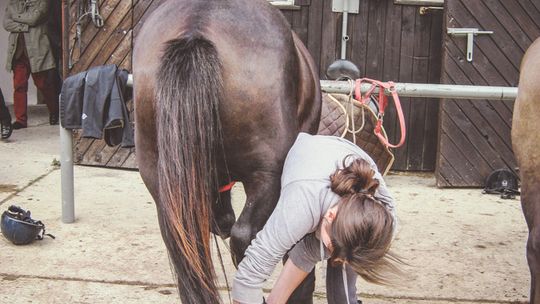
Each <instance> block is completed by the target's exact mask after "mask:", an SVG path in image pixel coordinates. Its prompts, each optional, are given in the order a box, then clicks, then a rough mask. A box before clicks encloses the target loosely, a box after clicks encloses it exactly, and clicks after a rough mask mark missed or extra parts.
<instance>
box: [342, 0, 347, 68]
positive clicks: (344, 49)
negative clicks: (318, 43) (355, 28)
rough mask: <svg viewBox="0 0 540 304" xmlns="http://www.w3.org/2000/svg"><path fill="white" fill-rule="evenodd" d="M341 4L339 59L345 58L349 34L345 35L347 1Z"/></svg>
mask: <svg viewBox="0 0 540 304" xmlns="http://www.w3.org/2000/svg"><path fill="white" fill-rule="evenodd" d="M343 6H344V7H343V24H342V25H341V59H347V41H348V40H349V36H348V35H347V22H349V21H348V20H349V11H348V10H349V7H348V1H345V3H344V4H343Z"/></svg>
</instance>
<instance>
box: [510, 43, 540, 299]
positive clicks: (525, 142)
mask: <svg viewBox="0 0 540 304" xmlns="http://www.w3.org/2000/svg"><path fill="white" fill-rule="evenodd" d="M539 84H540V39H537V40H536V41H535V42H534V43H533V44H532V45H531V46H530V47H529V49H528V50H527V52H526V53H525V56H524V57H523V60H522V62H521V72H520V76H519V88H518V97H517V99H516V103H515V105H514V116H513V121H512V147H513V149H514V154H515V155H516V160H517V162H518V165H519V172H520V176H521V207H522V209H523V213H524V215H525V220H526V222H527V226H528V228H529V239H528V241H527V261H528V263H529V269H530V271H531V296H530V302H531V303H534V304H538V303H540V186H539V185H540V132H539V130H540V86H539Z"/></svg>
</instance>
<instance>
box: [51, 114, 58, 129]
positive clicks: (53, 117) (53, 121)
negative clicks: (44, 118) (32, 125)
mask: <svg viewBox="0 0 540 304" xmlns="http://www.w3.org/2000/svg"><path fill="white" fill-rule="evenodd" d="M49 124H50V125H51V126H54V125H57V124H58V113H51V114H49Z"/></svg>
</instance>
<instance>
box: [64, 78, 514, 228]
mask: <svg viewBox="0 0 540 304" xmlns="http://www.w3.org/2000/svg"><path fill="white" fill-rule="evenodd" d="M127 84H128V85H129V86H133V77H132V75H129V77H128V82H127ZM370 86H371V85H370V84H367V83H364V84H362V85H361V88H360V91H361V92H362V93H365V92H367V91H368V90H369V88H370ZM321 89H322V90H323V91H324V92H328V93H344V94H348V93H349V92H351V91H353V90H354V82H349V81H332V80H321ZM395 89H396V91H397V92H398V95H399V96H401V97H426V98H451V99H490V100H514V99H515V98H516V97H517V93H518V89H517V88H516V87H498V86H473V85H450V84H421V83H395ZM374 93H378V89H377V90H376V91H374ZM385 94H386V95H390V92H385ZM60 145H61V147H60V150H61V151H60V163H61V183H62V184H61V187H62V221H63V222H64V223H72V222H74V221H75V196H74V176H73V137H72V132H71V130H66V129H64V128H63V127H62V126H61V125H60Z"/></svg>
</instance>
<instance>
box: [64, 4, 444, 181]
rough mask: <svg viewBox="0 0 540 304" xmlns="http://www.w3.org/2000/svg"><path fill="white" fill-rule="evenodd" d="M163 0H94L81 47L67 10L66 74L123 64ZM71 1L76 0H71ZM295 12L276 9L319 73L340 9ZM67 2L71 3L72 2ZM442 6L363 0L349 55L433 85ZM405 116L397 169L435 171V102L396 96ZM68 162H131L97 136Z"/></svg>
mask: <svg viewBox="0 0 540 304" xmlns="http://www.w3.org/2000/svg"><path fill="white" fill-rule="evenodd" d="M161 1H162V0H131V1H130V0H101V1H100V9H101V14H102V15H103V17H104V19H105V27H104V28H102V29H97V28H95V27H94V26H92V25H88V26H86V27H85V28H84V30H83V36H82V52H81V53H80V54H79V51H78V48H77V47H76V46H77V45H76V44H75V43H74V41H73V37H74V30H75V28H74V23H75V18H74V16H75V10H74V7H73V8H72V12H71V15H70V16H71V20H70V24H71V32H70V41H71V45H72V46H75V50H74V58H75V59H79V61H78V62H77V63H76V64H75V65H74V67H73V69H71V70H70V71H69V75H72V74H74V73H77V72H80V71H83V70H86V69H88V68H89V67H91V66H95V65H102V64H108V63H116V64H119V65H120V66H121V67H124V68H127V69H130V67H131V61H130V60H131V56H130V55H131V48H132V39H133V37H136V35H137V33H138V29H139V27H140V25H141V24H142V23H143V22H144V19H145V17H146V16H148V14H149V13H150V12H151V11H153V10H154V9H155V7H156V6H157V5H159V3H161ZM71 2H73V1H71ZM73 3H75V2H73ZM295 4H296V5H297V6H299V7H300V9H299V10H287V9H284V10H282V12H283V14H284V15H285V17H286V18H287V20H288V21H289V22H290V24H291V26H292V28H293V30H294V31H295V32H296V33H298V35H299V36H300V38H301V39H302V40H303V41H304V43H305V44H306V46H307V47H308V49H309V51H310V52H311V54H312V56H313V57H314V59H315V61H316V63H317V64H318V67H319V70H320V75H321V78H323V79H324V71H325V70H326V68H327V67H328V65H329V64H330V63H332V62H333V61H334V60H336V59H338V58H339V56H340V45H341V43H340V41H341V40H340V37H341V14H339V13H333V12H332V9H331V4H332V0H296V1H295ZM73 6H75V5H74V4H73ZM441 26H442V12H440V11H430V12H429V13H428V14H426V15H420V14H419V7H418V6H406V5H396V4H394V3H393V0H362V1H360V14H358V15H354V14H353V15H350V17H349V30H348V32H349V36H350V40H349V43H348V49H347V54H348V59H350V60H352V61H353V62H355V63H356V64H357V65H358V66H359V67H360V69H361V71H362V74H363V75H365V76H367V77H370V78H375V79H383V80H393V81H400V82H423V83H425V82H431V83H438V82H439V76H440V62H441V31H442V29H441ZM402 104H403V109H404V113H405V116H406V119H407V132H408V136H407V142H406V145H405V146H404V147H402V148H399V149H397V150H395V154H396V161H395V162H394V166H393V168H394V169H396V170H424V171H433V170H434V169H435V158H436V149H437V124H438V122H437V113H438V102H436V101H433V100H426V99H410V98H403V99H402ZM385 128H386V130H387V133H388V134H389V137H390V139H391V142H397V141H398V140H399V130H397V121H396V114H395V110H394V107H392V106H391V107H390V108H389V109H388V111H387V115H386V117H385ZM75 156H76V157H75V161H76V162H77V163H79V164H86V165H99V166H108V167H122V168H135V167H136V164H135V161H134V151H133V149H122V148H117V147H115V148H110V147H106V145H105V143H104V142H103V141H101V140H88V139H79V140H78V142H77V144H76V151H75Z"/></svg>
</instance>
